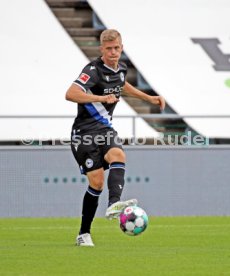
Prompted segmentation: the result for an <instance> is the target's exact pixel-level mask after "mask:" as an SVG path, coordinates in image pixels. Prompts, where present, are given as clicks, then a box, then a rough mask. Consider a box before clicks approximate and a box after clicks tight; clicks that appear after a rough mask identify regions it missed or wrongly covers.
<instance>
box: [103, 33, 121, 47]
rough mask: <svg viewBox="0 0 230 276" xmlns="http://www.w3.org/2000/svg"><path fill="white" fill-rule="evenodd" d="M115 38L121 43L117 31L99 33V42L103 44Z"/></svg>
mask: <svg viewBox="0 0 230 276" xmlns="http://www.w3.org/2000/svg"><path fill="white" fill-rule="evenodd" d="M117 38H119V39H120V41H121V43H122V39H121V34H120V33H119V32H118V31H117V30H114V29H107V30H104V31H103V32H102V33H101V36H100V42H101V44H103V42H106V41H114V40H115V39H117Z"/></svg>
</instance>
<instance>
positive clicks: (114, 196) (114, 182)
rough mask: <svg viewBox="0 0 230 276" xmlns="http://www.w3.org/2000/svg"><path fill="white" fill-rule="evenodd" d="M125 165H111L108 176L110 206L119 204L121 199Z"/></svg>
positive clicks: (117, 163)
mask: <svg viewBox="0 0 230 276" xmlns="http://www.w3.org/2000/svg"><path fill="white" fill-rule="evenodd" d="M124 176H125V163H122V162H113V163H111V164H110V169H109V176H108V190H109V204H108V206H110V205H112V204H113V203H115V202H117V201H119V200H120V198H121V193H122V190H123V188H124V184H125V180H124Z"/></svg>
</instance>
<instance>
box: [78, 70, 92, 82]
mask: <svg viewBox="0 0 230 276" xmlns="http://www.w3.org/2000/svg"><path fill="white" fill-rule="evenodd" d="M89 79H90V76H89V75H87V74H85V73H81V75H80V76H79V78H78V80H79V81H80V82H81V83H83V84H86V83H87V82H88V80H89Z"/></svg>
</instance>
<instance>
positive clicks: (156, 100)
mask: <svg viewBox="0 0 230 276" xmlns="http://www.w3.org/2000/svg"><path fill="white" fill-rule="evenodd" d="M123 88H124V93H126V94H127V95H128V96H131V97H135V98H138V99H141V100H144V101H147V102H149V103H151V104H156V105H159V106H160V109H161V110H164V108H165V100H164V98H163V97H162V96H150V95H147V94H145V93H144V92H142V91H140V90H139V89H137V88H135V87H134V86H132V85H131V84H130V83H128V82H127V81H126V82H125V85H124V87H123Z"/></svg>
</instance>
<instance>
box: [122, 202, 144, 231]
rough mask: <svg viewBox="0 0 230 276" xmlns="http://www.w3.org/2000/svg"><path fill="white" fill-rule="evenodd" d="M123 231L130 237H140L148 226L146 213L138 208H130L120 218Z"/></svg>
mask: <svg viewBox="0 0 230 276" xmlns="http://www.w3.org/2000/svg"><path fill="white" fill-rule="evenodd" d="M119 220H120V228H121V230H122V231H123V232H124V233H125V234H127V235H129V236H137V235H140V234H141V233H142V232H144V231H145V229H146V228H147V226H148V221H149V220H148V216H147V214H146V212H145V211H144V210H143V209H142V208H140V207H138V206H128V207H126V208H125V209H124V210H123V212H122V213H121V214H120V216H119Z"/></svg>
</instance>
